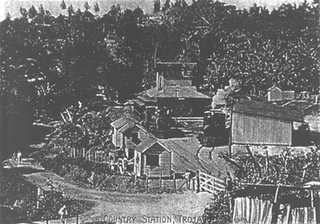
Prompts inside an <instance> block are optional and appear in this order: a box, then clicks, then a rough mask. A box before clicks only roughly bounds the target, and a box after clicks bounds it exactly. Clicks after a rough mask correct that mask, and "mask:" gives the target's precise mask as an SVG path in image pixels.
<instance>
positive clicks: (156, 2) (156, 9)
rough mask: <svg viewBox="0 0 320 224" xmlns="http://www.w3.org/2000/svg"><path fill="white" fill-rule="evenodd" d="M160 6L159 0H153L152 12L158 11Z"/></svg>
mask: <svg viewBox="0 0 320 224" xmlns="http://www.w3.org/2000/svg"><path fill="white" fill-rule="evenodd" d="M160 8H161V2H160V0H154V3H153V13H157V12H160Z"/></svg>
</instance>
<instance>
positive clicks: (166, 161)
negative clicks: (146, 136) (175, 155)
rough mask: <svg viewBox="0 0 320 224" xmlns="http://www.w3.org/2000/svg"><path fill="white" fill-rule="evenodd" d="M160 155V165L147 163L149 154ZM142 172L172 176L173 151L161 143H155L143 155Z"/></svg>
mask: <svg viewBox="0 0 320 224" xmlns="http://www.w3.org/2000/svg"><path fill="white" fill-rule="evenodd" d="M148 154H151V155H159V166H150V165H147V164H146V162H147V161H146V159H147V155H148ZM142 157H143V158H142V174H145V175H148V176H161V175H162V176H170V172H171V153H170V152H168V151H166V150H165V149H163V148H162V147H161V146H160V145H159V144H154V145H153V146H152V147H150V148H149V149H148V150H147V151H146V152H145V153H143V155H142Z"/></svg>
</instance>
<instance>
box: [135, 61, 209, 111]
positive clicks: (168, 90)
mask: <svg viewBox="0 0 320 224" xmlns="http://www.w3.org/2000/svg"><path fill="white" fill-rule="evenodd" d="M156 69H157V74H156V87H153V88H151V89H148V90H146V91H144V92H142V93H140V98H139V100H137V101H139V102H140V104H141V105H143V104H148V103H149V104H150V103H152V100H153V102H156V104H157V105H158V106H160V107H165V108H167V109H169V110H170V111H172V115H173V116H179V117H202V116H203V112H204V111H205V107H206V106H208V105H209V104H210V103H211V98H210V97H209V96H207V95H205V94H203V93H200V92H198V90H197V87H196V85H195V83H194V81H193V80H194V79H195V76H196V72H195V71H196V69H197V64H196V63H185V62H158V63H157V68H156Z"/></svg>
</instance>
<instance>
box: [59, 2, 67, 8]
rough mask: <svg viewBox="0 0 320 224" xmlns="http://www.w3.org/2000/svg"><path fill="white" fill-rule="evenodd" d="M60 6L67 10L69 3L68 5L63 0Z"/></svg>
mask: <svg viewBox="0 0 320 224" xmlns="http://www.w3.org/2000/svg"><path fill="white" fill-rule="evenodd" d="M60 8H61V9H62V10H65V9H66V8H67V5H66V3H65V2H64V0H62V2H61V4H60Z"/></svg>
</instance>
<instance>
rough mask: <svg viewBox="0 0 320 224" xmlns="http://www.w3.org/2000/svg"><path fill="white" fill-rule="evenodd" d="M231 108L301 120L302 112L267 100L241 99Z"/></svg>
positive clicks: (236, 111) (265, 115)
mask: <svg viewBox="0 0 320 224" xmlns="http://www.w3.org/2000/svg"><path fill="white" fill-rule="evenodd" d="M232 110H233V112H235V113H241V114H247V115H254V116H261V117H268V118H273V119H278V120H285V121H298V122H303V113H302V112H301V111H299V110H296V109H293V108H285V107H279V106H276V105H273V104H271V103H268V102H259V101H254V100H245V99H243V100H241V101H239V102H238V103H236V104H235V105H234V106H233V108H232Z"/></svg>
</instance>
